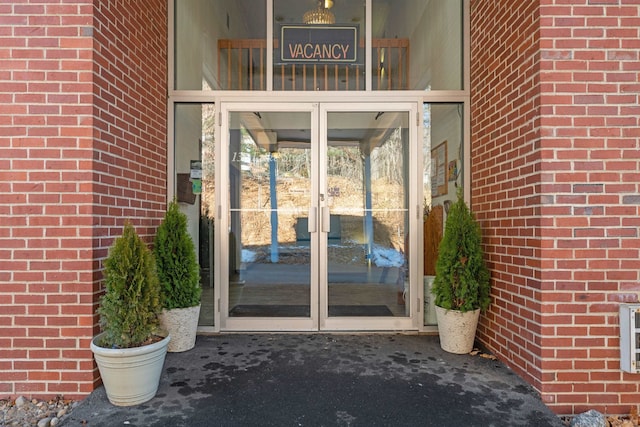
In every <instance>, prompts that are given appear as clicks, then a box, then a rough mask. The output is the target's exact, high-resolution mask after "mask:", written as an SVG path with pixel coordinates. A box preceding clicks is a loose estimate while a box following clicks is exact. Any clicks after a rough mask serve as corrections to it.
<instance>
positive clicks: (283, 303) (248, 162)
mask: <svg viewBox="0 0 640 427" xmlns="http://www.w3.org/2000/svg"><path fill="white" fill-rule="evenodd" d="M229 129H230V141H229V153H230V154H229V157H230V158H229V166H230V172H229V173H230V175H229V179H230V188H229V203H230V207H231V210H230V224H231V227H230V233H229V316H231V317H310V295H311V294H310V289H311V261H310V254H309V233H308V225H307V219H308V213H309V207H310V205H311V181H310V178H311V177H310V175H311V143H310V136H311V131H310V129H311V114H310V113H306V112H305V113H283V112H235V113H231V115H230V126H229Z"/></svg>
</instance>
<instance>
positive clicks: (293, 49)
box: [280, 25, 358, 64]
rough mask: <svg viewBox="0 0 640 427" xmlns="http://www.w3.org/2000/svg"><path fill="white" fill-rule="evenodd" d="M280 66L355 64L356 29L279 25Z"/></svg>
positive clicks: (356, 51) (336, 26)
mask: <svg viewBox="0 0 640 427" xmlns="http://www.w3.org/2000/svg"><path fill="white" fill-rule="evenodd" d="M280 60H281V61H282V63H308V64H338V63H345V62H346V63H357V61H358V26H342V25H283V26H281V27H280Z"/></svg>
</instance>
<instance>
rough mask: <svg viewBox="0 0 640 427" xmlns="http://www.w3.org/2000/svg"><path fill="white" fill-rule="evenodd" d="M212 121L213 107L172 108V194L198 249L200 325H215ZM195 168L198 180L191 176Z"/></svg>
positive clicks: (213, 145) (178, 106) (213, 149)
mask: <svg viewBox="0 0 640 427" xmlns="http://www.w3.org/2000/svg"><path fill="white" fill-rule="evenodd" d="M214 119H215V105H213V104H198V103H194V104H176V106H175V147H174V150H175V151H174V156H175V181H174V182H175V183H176V187H175V195H176V199H177V200H178V205H179V207H180V211H181V212H183V213H184V214H185V215H186V216H187V221H188V222H187V224H188V230H189V234H190V235H191V237H192V239H193V242H194V245H195V247H196V248H197V250H198V262H199V264H200V279H201V285H202V296H201V302H202V306H201V309H200V320H199V323H198V324H199V325H200V326H213V324H214V310H213V299H214V295H213V290H214V280H213V242H214V234H213V233H214V208H213V207H214V206H215V140H214V127H215V122H214ZM198 161H200V162H198ZM198 168H199V170H200V171H201V178H200V179H198V178H197V176H196V175H194V174H193V173H192V171H197V170H198Z"/></svg>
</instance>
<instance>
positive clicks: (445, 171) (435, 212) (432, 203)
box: [422, 104, 464, 325]
mask: <svg viewBox="0 0 640 427" xmlns="http://www.w3.org/2000/svg"><path fill="white" fill-rule="evenodd" d="M463 121H464V114H463V106H462V104H425V105H424V116H423V135H424V140H423V144H422V155H423V165H424V169H423V171H422V176H423V181H422V182H423V194H424V197H425V200H424V210H425V218H424V302H425V307H424V324H425V325H435V324H436V317H435V306H434V304H433V297H432V295H431V286H432V284H433V279H434V278H435V274H436V260H437V258H438V247H439V244H440V240H442V234H443V230H444V223H445V221H446V215H447V209H448V206H449V204H450V203H452V202H453V201H455V200H456V197H457V196H456V194H457V190H458V189H459V188H462V185H463V169H462V166H463V159H464V152H463V148H464V144H463V135H464V133H463Z"/></svg>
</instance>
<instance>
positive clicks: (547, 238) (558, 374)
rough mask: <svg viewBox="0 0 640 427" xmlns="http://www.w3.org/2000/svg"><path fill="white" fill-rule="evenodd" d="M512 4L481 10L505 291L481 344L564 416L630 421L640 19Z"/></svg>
mask: <svg viewBox="0 0 640 427" xmlns="http://www.w3.org/2000/svg"><path fill="white" fill-rule="evenodd" d="M500 3H501V4H499V5H497V4H494V2H491V1H484V0H478V1H475V0H472V56H473V58H472V80H473V83H472V88H473V94H472V104H473V113H472V114H473V118H472V133H473V141H472V145H473V147H474V150H473V152H472V164H473V165H474V169H473V190H472V193H473V195H474V196H473V209H474V210H475V211H476V212H477V215H478V218H479V219H480V220H481V221H482V227H483V230H484V232H485V242H486V248H487V256H488V259H489V260H490V263H491V268H492V270H493V284H494V291H493V293H494V305H493V307H492V309H491V312H490V313H489V314H488V315H487V316H486V317H485V318H484V319H483V321H482V325H481V329H480V332H481V339H482V341H483V342H484V343H485V344H486V345H487V346H489V347H490V348H491V349H492V350H493V351H495V352H496V353H497V354H499V355H500V357H501V358H502V359H503V360H505V361H509V363H510V364H511V366H512V367H513V368H514V370H516V371H517V372H518V373H519V374H521V375H523V376H524V377H526V378H527V379H528V380H529V381H530V382H531V383H532V384H533V385H534V386H535V387H536V388H537V389H538V390H539V391H540V392H541V394H542V397H543V399H544V401H545V402H546V403H547V404H548V405H549V406H551V407H552V408H553V409H554V410H555V411H556V412H557V413H560V414H571V413H580V412H583V411H584V410H587V409H591V408H594V409H598V410H600V411H602V412H605V413H608V414H619V413H628V412H629V410H630V408H631V407H632V406H634V407H636V408H637V407H638V402H640V376H639V375H631V374H625V373H623V372H621V371H620V369H619V338H618V336H619V329H618V324H619V322H618V314H617V312H618V305H619V303H620V302H637V301H638V300H639V298H640V276H639V274H640V273H639V272H640V261H639V257H640V251H639V248H640V236H639V230H640V208H639V206H640V196H639V194H640V184H639V183H640V143H639V142H638V141H639V137H640V123H639V122H638V121H639V117H640V107H639V106H638V105H639V103H640V99H639V97H638V95H639V93H640V84H638V81H639V80H640V61H639V59H640V58H639V52H640V42H639V41H638V40H640V32H639V28H640V5H639V4H638V2H637V1H635V0H581V1H578V0H574V1H570V2H566V1H559V0H545V1H542V2H540V4H536V5H533V4H529V3H528V2H522V3H520V2H506V1H505V2H500ZM488 16H492V17H495V19H493V18H492V19H485V17H488ZM492 157H494V158H495V160H492Z"/></svg>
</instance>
